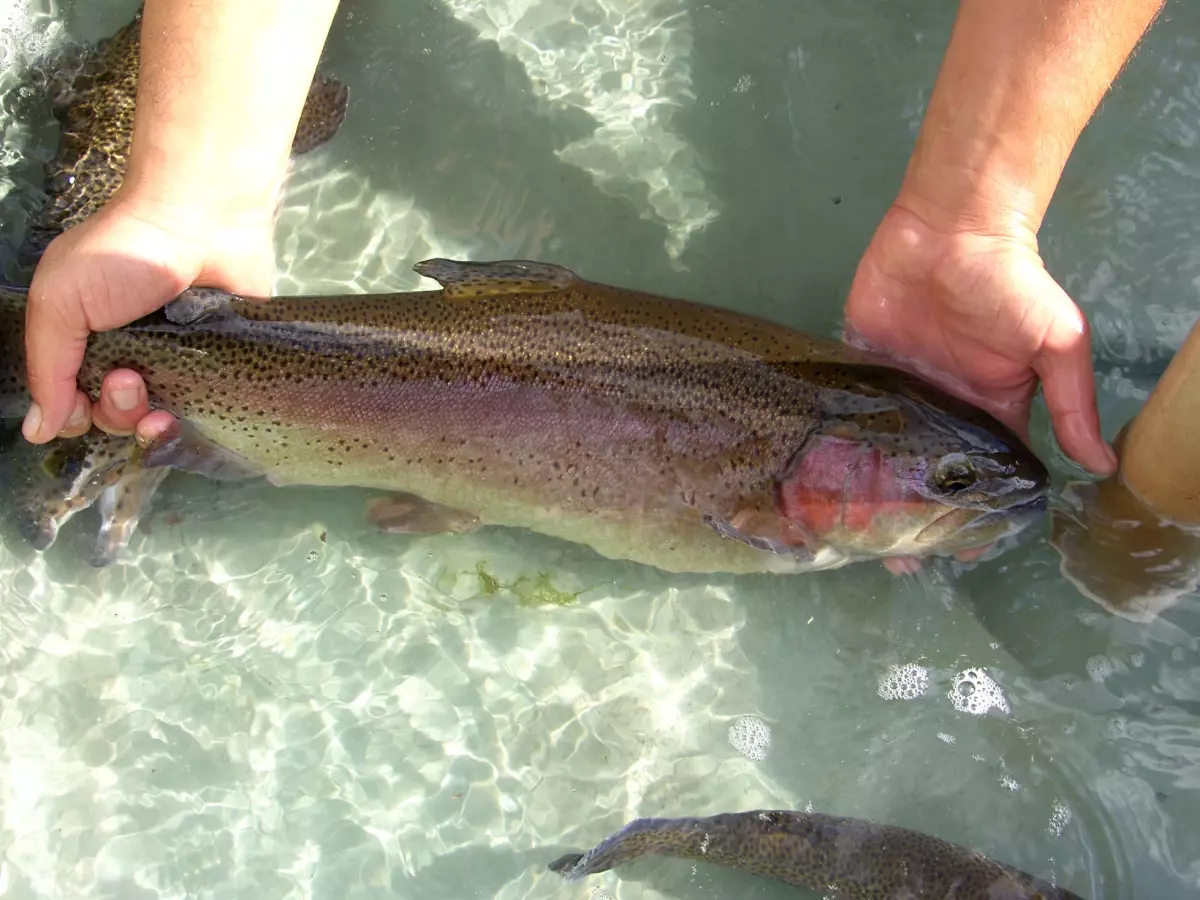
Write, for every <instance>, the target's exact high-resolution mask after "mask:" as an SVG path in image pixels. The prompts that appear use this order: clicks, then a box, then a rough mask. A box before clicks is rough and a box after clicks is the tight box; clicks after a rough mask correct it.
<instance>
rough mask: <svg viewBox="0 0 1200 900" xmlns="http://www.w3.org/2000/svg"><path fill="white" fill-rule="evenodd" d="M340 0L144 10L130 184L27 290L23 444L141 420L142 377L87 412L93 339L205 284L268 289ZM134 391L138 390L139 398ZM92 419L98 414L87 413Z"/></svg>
mask: <svg viewBox="0 0 1200 900" xmlns="http://www.w3.org/2000/svg"><path fill="white" fill-rule="evenodd" d="M336 8H337V0H255V2H253V3H246V2H244V0H210V2H207V3H195V2H193V0H146V4H145V12H144V16H143V20H142V26H141V66H140V71H139V76H138V93H137V107H136V112H135V116H134V133H133V141H132V144H131V147H130V151H129V159H128V164H127V167H126V173H125V178H124V182H123V184H122V186H121V187H120V189H119V190H118V191H117V192H116V194H115V195H114V196H113V198H112V199H111V200H110V201H109V202H108V204H107V205H106V206H104V207H103V208H102V209H101V210H100V211H99V212H97V213H96V214H95V215H93V216H92V217H91V218H89V219H87V220H86V221H84V222H83V223H82V224H80V225H79V226H77V227H76V228H73V229H71V230H69V231H67V232H66V233H64V234H63V235H61V236H60V237H59V238H57V239H56V240H55V241H53V242H51V244H50V246H49V247H48V248H47V250H46V253H45V254H44V255H43V257H42V260H41V261H40V262H39V264H38V267H37V270H36V271H35V274H34V279H33V283H32V284H31V285H30V297H29V308H28V314H27V324H26V348H27V357H28V364H27V368H28V375H29V384H30V392H31V394H32V395H33V399H34V406H33V408H32V409H31V411H30V414H29V415H28V416H27V417H26V420H25V423H24V433H25V436H26V438H27V439H29V440H31V441H33V442H35V443H43V442H45V441H48V440H50V439H51V438H53V437H54V436H55V435H56V434H58V433H59V432H60V431H62V430H63V429H64V426H66V425H67V422H68V420H69V419H71V418H72V413H73V411H75V412H78V411H79V410H82V416H76V417H75V420H74V421H73V422H72V425H71V428H70V429H68V430H67V432H66V433H70V434H78V433H81V432H82V431H84V430H86V428H87V427H88V424H89V421H90V420H91V419H92V418H94V419H95V421H96V422H97V424H100V425H101V426H103V427H106V428H109V429H110V430H113V431H129V430H131V429H132V428H133V427H134V425H135V424H136V423H137V422H138V421H139V420H140V419H142V418H143V417H144V416H145V414H146V413H147V412H148V409H149V407H148V404H147V400H146V391H145V386H144V385H143V384H142V381H141V379H140V378H139V377H138V376H137V375H136V374H135V373H133V372H130V371H127V370H124V371H118V372H114V373H111V374H110V375H109V377H108V378H107V379H106V381H105V384H104V390H103V391H102V398H101V401H100V403H99V404H98V407H97V408H96V409H95V410H94V411H93V410H92V408H91V406H92V405H91V403H90V401H89V399H88V398H87V397H86V396H85V395H84V394H82V392H80V391H79V390H78V389H77V387H76V384H75V379H76V375H77V374H78V371H79V366H80V363H81V361H82V358H83V351H84V347H85V345H86V340H87V336H88V334H89V332H91V331H99V330H104V329H107V328H113V327H117V326H119V325H123V324H126V323H128V322H130V321H132V320H133V319H136V318H138V317H139V316H141V315H145V314H146V313H148V312H151V311H153V310H154V309H157V308H159V307H160V306H162V305H163V304H164V303H166V302H167V301H168V300H170V299H171V298H172V297H174V296H176V295H177V294H178V293H179V292H180V291H182V290H183V289H184V288H186V287H188V286H189V285H191V284H193V283H203V284H208V285H212V286H215V287H222V288H225V289H227V290H231V291H239V292H242V293H247V294H252V295H253V294H266V293H268V292H269V290H270V284H271V274H272V263H273V254H272V247H271V233H272V228H273V221H274V211H275V202H276V195H277V192H278V190H279V186H280V184H281V183H282V179H283V176H284V174H285V173H286V166H287V159H288V155H289V150H290V147H291V143H292V138H293V135H294V133H295V129H296V124H297V122H298V120H299V117H300V112H301V109H302V108H303V105H304V101H305V97H306V94H307V91H308V88H309V85H310V83H311V79H312V75H313V72H314V71H315V69H316V65H317V61H318V59H319V57H320V53H321V49H322V46H323V44H324V41H325V38H326V35H327V33H328V30H329V27H330V24H331V22H332V19H333V15H334V12H335V10H336ZM130 392H131V393H130ZM93 412H94V414H95V415H94V417H93V415H92V414H93Z"/></svg>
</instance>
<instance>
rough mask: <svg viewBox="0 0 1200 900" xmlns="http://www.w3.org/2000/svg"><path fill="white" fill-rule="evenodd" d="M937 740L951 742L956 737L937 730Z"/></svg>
mask: <svg viewBox="0 0 1200 900" xmlns="http://www.w3.org/2000/svg"><path fill="white" fill-rule="evenodd" d="M938 740H939V741H942V742H943V743H946V744H953V743H954V741H955V740H956V738H955V737H954V735H952V734H946V732H944V731H939V732H938Z"/></svg>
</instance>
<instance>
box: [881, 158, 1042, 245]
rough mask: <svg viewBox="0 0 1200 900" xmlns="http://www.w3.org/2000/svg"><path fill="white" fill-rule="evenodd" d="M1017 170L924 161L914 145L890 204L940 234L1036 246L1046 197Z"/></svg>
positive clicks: (986, 163)
mask: <svg viewBox="0 0 1200 900" xmlns="http://www.w3.org/2000/svg"><path fill="white" fill-rule="evenodd" d="M1021 168H1022V167H1021V166H1019V165H1010V164H1006V163H1002V162H994V161H984V162H979V163H975V164H970V163H968V164H963V163H959V162H947V161H941V160H937V159H936V158H935V159H928V158H926V155H925V154H923V153H922V152H921V148H920V147H918V149H917V150H916V151H914V153H913V158H912V160H911V161H910V163H909V166H908V170H907V172H906V173H905V176H904V181H903V182H902V183H901V186H900V192H899V194H898V195H897V197H896V201H895V205H896V206H898V207H901V208H903V209H906V210H908V211H909V212H911V213H913V214H914V215H915V216H917V217H918V218H919V219H920V220H921V221H922V222H923V223H924V224H925V225H927V226H928V227H929V228H931V229H933V230H935V231H938V232H941V233H943V234H960V233H969V234H980V235H988V236H992V237H1003V238H1015V239H1017V240H1020V241H1021V242H1022V243H1026V244H1028V245H1030V246H1031V247H1033V248H1035V249H1036V247H1037V233H1038V230H1039V229H1040V228H1041V224H1042V219H1043V217H1044V216H1045V214H1046V209H1047V207H1048V206H1049V202H1050V198H1049V197H1048V196H1044V194H1045V191H1044V190H1043V189H1042V187H1041V185H1039V184H1037V183H1035V182H1034V180H1033V179H1031V178H1030V177H1028V176H1026V175H1025V174H1024V173H1023V172H1022V171H1021Z"/></svg>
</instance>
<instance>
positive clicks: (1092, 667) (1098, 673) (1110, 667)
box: [1087, 654, 1117, 682]
mask: <svg viewBox="0 0 1200 900" xmlns="http://www.w3.org/2000/svg"><path fill="white" fill-rule="evenodd" d="M1116 670H1117V667H1116V665H1115V664H1114V663H1113V661H1112V660H1111V659H1109V658H1108V657H1107V656H1100V655H1099V654H1097V655H1096V656H1089V657H1088V661H1087V673H1088V675H1089V676H1091V679H1092V681H1096V682H1100V681H1104V679H1106V678H1107V677H1108V676H1109V675H1111V674H1113V672H1115V671H1116Z"/></svg>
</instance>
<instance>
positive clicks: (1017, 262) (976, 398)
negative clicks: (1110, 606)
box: [846, 198, 1117, 475]
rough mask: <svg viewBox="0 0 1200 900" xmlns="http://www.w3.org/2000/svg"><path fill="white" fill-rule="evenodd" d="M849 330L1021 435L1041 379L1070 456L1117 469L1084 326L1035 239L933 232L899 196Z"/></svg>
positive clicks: (858, 284)
mask: <svg viewBox="0 0 1200 900" xmlns="http://www.w3.org/2000/svg"><path fill="white" fill-rule="evenodd" d="M1010 218H1011V217H1010ZM846 331H847V336H848V337H850V338H851V339H852V340H854V341H856V342H858V343H860V344H864V345H866V346H868V347H870V348H873V349H876V350H880V351H883V352H884V353H886V354H888V355H889V356H891V357H892V358H893V360H894V361H895V362H896V363H897V364H899V365H902V366H904V367H906V368H911V369H914V370H915V371H917V372H918V373H919V374H921V375H923V376H925V377H926V378H928V379H929V380H931V381H934V382H936V383H938V384H939V385H941V386H942V387H943V388H945V389H946V390H947V391H949V392H950V393H952V394H956V395H957V396H959V397H962V398H963V399H965V400H967V401H969V402H972V403H974V404H975V405H977V406H979V407H981V408H982V409H985V410H987V411H988V412H990V413H991V414H992V415H994V416H995V417H996V418H997V419H999V420H1000V421H1002V422H1004V423H1005V424H1006V425H1008V426H1009V427H1010V428H1012V429H1013V430H1014V431H1016V432H1017V433H1018V434H1019V435H1021V436H1022V437H1027V435H1028V423H1029V411H1030V406H1031V404H1032V400H1033V396H1034V392H1035V391H1036V389H1037V386H1038V383H1039V381H1040V382H1041V385H1042V390H1043V392H1044V394H1045V398H1046V405H1047V407H1048V409H1049V412H1050V416H1051V418H1052V421H1053V427H1054V433H1055V436H1056V437H1057V438H1058V441H1059V444H1060V446H1061V447H1062V448H1063V450H1064V451H1065V452H1066V453H1067V455H1068V456H1070V457H1071V458H1072V459H1073V460H1075V461H1076V462H1077V463H1079V464H1080V465H1082V466H1084V467H1085V468H1087V469H1090V470H1091V471H1092V472H1095V473H1096V474H1099V475H1111V474H1112V473H1113V472H1114V471H1115V470H1116V468H1117V459H1116V456H1115V454H1114V453H1113V451H1112V449H1111V448H1110V447H1109V446H1108V444H1107V443H1105V441H1104V439H1103V437H1102V436H1101V434H1100V421H1099V415H1098V413H1097V409H1096V389H1095V380H1094V377H1093V372H1092V356H1091V345H1090V342H1089V340H1088V336H1089V331H1088V324H1087V320H1086V319H1085V318H1084V316H1083V313H1082V312H1080V310H1079V308H1078V307H1077V306H1076V305H1075V304H1074V302H1073V301H1072V300H1071V298H1070V297H1068V296H1067V294H1066V292H1064V291H1063V289H1062V288H1061V287H1059V285H1058V284H1057V283H1056V282H1055V281H1054V279H1053V278H1052V277H1051V276H1050V274H1049V273H1048V272H1047V271H1046V269H1045V266H1044V265H1043V263H1042V259H1041V257H1040V256H1039V254H1038V249H1037V239H1036V237H1035V236H1034V235H1033V234H1032V233H1031V232H1028V231H1020V230H1017V231H1014V232H1012V233H1009V232H1006V231H1004V230H1003V229H1000V228H982V227H978V226H976V227H974V228H967V227H959V226H956V225H954V224H944V223H943V224H940V225H935V224H931V223H930V222H929V221H927V219H926V218H924V217H922V216H920V215H918V214H917V213H916V212H914V211H913V209H911V208H909V207H907V206H906V205H905V204H904V203H903V198H902V199H901V201H898V202H897V203H896V205H894V206H893V207H892V208H891V209H890V210H889V211H888V213H887V215H886V216H885V217H884V219H883V222H882V223H881V224H880V226H879V228H878V230H877V231H876V232H875V235H874V237H873V238H872V240H871V243H870V245H869V247H868V248H867V251H866V253H865V254H864V255H863V258H862V261H861V262H860V264H859V267H858V271H857V272H856V274H855V278H854V282H853V284H852V286H851V288H850V295H849V297H848V299H847V301H846Z"/></svg>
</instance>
